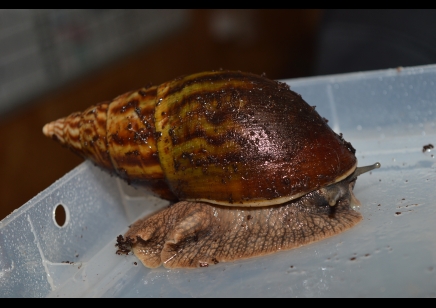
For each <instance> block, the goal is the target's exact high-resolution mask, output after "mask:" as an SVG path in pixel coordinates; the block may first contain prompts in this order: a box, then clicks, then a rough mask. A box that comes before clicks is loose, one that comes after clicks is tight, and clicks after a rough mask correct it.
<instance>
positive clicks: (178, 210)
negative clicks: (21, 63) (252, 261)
mask: <svg viewBox="0 0 436 308" xmlns="http://www.w3.org/2000/svg"><path fill="white" fill-rule="evenodd" d="M353 186H354V181H351V183H350V181H349V180H348V181H347V180H344V181H342V182H340V183H338V184H334V185H331V186H330V187H333V189H329V188H327V189H326V188H323V189H320V190H317V191H314V192H311V193H309V194H307V195H305V196H303V197H301V198H299V199H297V200H294V201H291V202H288V203H286V204H283V205H278V206H273V207H260V208H259V207H258V208H242V207H239V208H237V207H226V206H217V205H212V204H207V203H202V202H186V201H183V202H178V203H176V204H174V205H172V206H170V207H168V208H166V209H164V210H162V211H160V212H158V213H156V214H154V215H152V216H151V217H146V218H144V219H141V220H139V221H137V222H136V223H134V224H133V225H132V226H131V228H130V230H129V231H128V232H127V233H126V234H125V238H126V239H128V240H129V242H131V243H133V245H132V246H133V247H132V248H133V251H134V253H135V255H136V256H137V257H138V258H139V259H140V260H141V261H142V263H143V264H144V265H145V266H147V267H151V268H155V267H158V266H160V265H164V266H165V267H167V268H178V267H184V268H195V267H204V266H209V265H213V264H217V263H219V262H228V261H233V260H239V259H245V258H250V257H255V256H262V255H267V254H270V253H274V252H277V251H280V250H286V249H291V248H294V247H298V246H301V245H305V244H309V243H312V242H315V241H318V240H321V239H324V238H326V237H330V236H332V235H335V234H337V233H340V232H342V231H345V230H347V229H349V228H351V227H353V226H354V225H355V224H356V223H358V222H359V221H360V220H361V219H362V216H361V215H360V213H358V212H356V211H355V210H353V209H351V207H350V204H351V203H353V200H355V198H354V195H353V193H352V188H353ZM332 191H333V193H332ZM332 195H335V197H334V198H335V200H334V201H335V202H336V204H335V205H334V206H330V205H329V201H331V200H332V198H333V197H332Z"/></svg>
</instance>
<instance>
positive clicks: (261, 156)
mask: <svg viewBox="0 0 436 308" xmlns="http://www.w3.org/2000/svg"><path fill="white" fill-rule="evenodd" d="M43 132H44V134H45V135H47V136H49V137H52V138H54V139H55V140H57V141H59V142H60V143H61V144H63V145H65V146H67V147H69V148H70V149H72V150H73V151H74V152H76V153H78V154H79V155H82V156H83V157H85V158H88V159H91V160H93V161H94V163H95V164H97V165H99V166H101V167H102V168H104V169H107V170H109V171H111V172H113V173H116V174H117V175H119V176H120V177H122V178H124V179H126V180H128V181H129V182H131V183H134V184H136V185H142V186H146V187H148V188H149V189H150V190H151V191H153V192H154V193H155V194H157V195H158V196H160V197H162V198H165V199H168V200H184V201H183V202H178V203H176V204H174V205H173V206H171V207H170V208H168V209H165V210H164V211H161V212H159V213H157V214H155V215H154V216H151V217H148V218H145V219H143V220H139V221H138V222H137V223H135V224H134V225H133V226H132V227H131V229H130V230H129V232H128V233H127V234H126V235H125V239H124V238H122V237H121V238H119V239H118V244H117V245H118V246H119V247H120V250H121V251H127V249H128V248H125V247H127V246H132V247H133V250H134V252H135V254H136V255H137V256H138V257H139V258H140V259H141V261H142V262H143V263H144V264H145V265H146V266H149V267H156V266H159V265H161V264H162V263H163V264H164V265H165V266H166V267H197V266H206V265H209V264H213V263H217V262H221V261H230V260H236V259H240V258H247V257H252V256H257V255H263V254H268V253H272V252H274V251H278V250H282V249H289V248H292V247H296V246H299V245H302V244H306V243H310V242H313V241H316V240H319V239H321V238H325V237H327V236H330V235H333V234H336V233H338V232H341V231H343V230H346V229H348V228H350V227H351V226H353V225H354V224H355V223H357V222H358V221H360V220H361V215H360V214H359V213H358V212H356V211H354V210H352V209H351V208H350V206H351V205H352V204H353V203H354V204H359V201H358V200H357V199H356V198H355V197H354V195H353V192H352V189H353V187H354V183H355V180H356V177H357V176H358V175H359V174H360V173H362V172H365V171H368V170H370V169H373V168H377V167H379V166H380V165H379V164H375V165H373V166H370V167H366V168H356V166H357V159H356V157H355V155H354V153H355V150H354V148H353V147H352V146H351V144H350V143H348V142H346V141H345V140H344V139H343V138H342V135H338V134H336V133H335V132H333V131H332V130H331V129H330V127H329V126H328V125H327V124H326V121H325V120H324V119H323V118H322V117H321V116H320V115H319V114H318V113H317V112H316V111H315V109H314V108H313V107H311V106H309V105H308V104H307V103H306V102H305V101H304V100H303V99H302V98H301V96H300V95H299V94H297V93H295V92H293V91H291V90H290V88H289V86H288V85H286V84H284V83H281V82H277V81H272V80H269V79H267V78H265V77H262V76H258V75H254V74H249V73H242V72H234V71H214V72H203V73H198V74H193V75H189V76H185V77H181V78H177V79H175V80H173V81H170V82H166V83H163V84H161V85H159V86H152V87H148V88H143V89H140V90H138V91H136V92H129V93H126V94H124V95H121V96H119V97H117V98H115V99H114V100H112V101H111V102H105V103H101V104H99V105H96V106H93V107H90V108H89V109H87V110H85V111H84V112H82V113H74V114H72V115H70V116H68V117H66V118H63V119H60V120H57V121H55V122H52V123H49V124H47V125H46V126H45V127H44V128H43Z"/></svg>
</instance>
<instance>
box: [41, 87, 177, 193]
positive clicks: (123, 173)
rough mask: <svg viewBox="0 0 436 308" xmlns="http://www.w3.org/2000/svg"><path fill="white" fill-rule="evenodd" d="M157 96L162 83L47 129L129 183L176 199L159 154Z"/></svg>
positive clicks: (47, 131) (56, 138)
mask: <svg viewBox="0 0 436 308" xmlns="http://www.w3.org/2000/svg"><path fill="white" fill-rule="evenodd" d="M155 100H156V87H149V88H142V89H140V90H138V91H134V92H128V93H125V94H123V95H120V96H118V97H116V98H115V99H113V100H112V101H111V102H105V103H100V104H98V105H95V106H92V107H90V108H88V109H86V110H85V111H84V112H76V113H73V114H71V115H69V116H68V117H65V118H62V119H59V120H56V121H54V122H51V123H48V124H46V125H45V126H44V127H43V133H44V134H45V135H46V136H47V137H50V138H52V139H54V140H56V141H58V142H60V143H61V144H62V145H63V146H65V147H67V148H69V149H70V150H72V151H73V152H75V153H76V154H79V155H80V156H82V157H84V158H86V159H90V160H92V161H93V162H94V163H95V164H96V165H98V166H100V167H102V168H104V169H106V170H108V171H109V172H111V173H116V174H117V175H118V176H120V177H121V178H124V179H125V180H127V181H128V182H129V183H133V184H135V185H138V186H145V187H148V188H149V189H150V190H151V191H153V192H154V193H155V194H157V195H158V196H160V197H162V198H165V199H169V200H176V197H175V196H174V195H173V194H172V192H171V191H170V190H169V188H168V186H167V184H166V183H165V180H164V179H165V178H164V175H163V172H162V168H161V167H160V164H159V158H158V155H157V147H156V140H155V127H154V120H153V117H154V107H155Z"/></svg>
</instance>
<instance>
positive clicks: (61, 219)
mask: <svg viewBox="0 0 436 308" xmlns="http://www.w3.org/2000/svg"><path fill="white" fill-rule="evenodd" d="M68 218H69V215H68V210H67V208H66V207H65V206H64V205H62V204H58V205H56V206H55V208H54V210H53V220H54V222H55V224H56V225H57V226H58V227H59V228H62V227H65V226H66V225H67V223H68Z"/></svg>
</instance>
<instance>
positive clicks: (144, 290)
mask: <svg viewBox="0 0 436 308" xmlns="http://www.w3.org/2000/svg"><path fill="white" fill-rule="evenodd" d="M286 82H287V83H289V84H290V85H291V88H292V89H293V90H295V91H297V92H299V93H300V94H302V96H303V98H304V99H305V100H306V101H307V102H308V103H309V104H310V105H316V106H317V110H318V112H319V113H320V114H321V115H322V116H324V117H326V118H327V119H329V124H330V125H331V126H332V128H333V129H335V130H336V131H337V132H342V133H343V134H344V137H345V139H346V140H347V141H350V142H351V143H352V144H353V146H354V147H355V148H356V149H357V152H356V155H357V158H358V160H359V165H369V164H373V163H375V162H377V161H379V162H380V163H381V165H382V168H381V169H378V170H375V171H373V172H372V173H368V174H365V175H362V176H360V177H359V179H358V181H357V185H356V187H355V190H354V191H355V194H356V196H357V198H359V199H360V201H361V202H362V206H361V207H360V211H361V213H362V214H363V216H364V220H363V221H362V222H361V223H360V224H358V225H357V226H356V227H354V228H352V229H351V230H349V231H347V232H344V233H342V234H339V235H337V236H334V237H332V238H329V239H326V240H323V241H320V242H317V243H314V244H311V245H308V246H304V247H301V248H298V249H294V250H289V251H283V252H280V253H277V254H274V255H270V256H266V257H261V258H254V259H249V260H244V261H238V262H232V263H220V264H217V265H215V266H211V267H208V268H200V269H195V270H167V269H165V268H158V269H153V270H151V269H148V268H145V267H144V266H142V265H141V264H140V262H139V261H138V260H137V259H136V257H135V256H133V255H129V256H119V255H116V254H115V250H116V248H115V247H114V244H115V239H116V236H117V235H119V234H123V233H124V232H125V231H126V230H127V228H128V225H129V224H130V223H132V222H133V221H135V220H136V219H137V218H139V217H141V216H143V215H145V214H147V213H150V212H152V211H155V210H157V209H158V208H159V207H161V206H165V205H166V204H167V202H165V201H162V200H159V199H156V198H152V197H147V196H144V195H142V194H141V192H140V191H137V190H134V189H133V188H131V187H129V186H128V185H126V184H124V183H123V182H122V181H119V180H118V179H116V178H115V177H111V176H109V175H108V174H106V173H104V172H102V171H100V170H99V169H97V168H96V167H94V166H93V165H92V164H90V163H83V164H81V165H80V166H78V167H77V168H75V169H74V170H72V171H71V172H70V173H68V174H66V175H65V176H64V177H62V178H61V179H60V180H58V181H56V182H55V183H54V184H53V185H52V186H50V187H49V188H47V189H46V190H44V191H43V192H41V193H40V194H38V195H37V196H36V197H35V198H33V199H32V200H30V201H29V202H27V203H26V204H24V205H23V206H22V207H21V208H20V209H18V210H16V211H15V212H13V213H12V214H11V215H9V216H8V217H6V218H5V219H4V220H2V221H1V222H0V296H2V297H22V296H26V297H59V296H60V297H65V296H68V297H435V296H436V236H435V235H436V158H434V156H433V155H436V153H435V152H436V151H435V150H433V151H430V152H423V146H424V145H427V144H433V145H436V85H435V83H436V65H431V66H423V67H413V68H404V69H391V70H383V71H374V72H366V73H354V74H345V75H335V76H326V77H316V78H304V79H293V80H286ZM59 204H62V205H63V206H64V208H65V210H66V213H67V220H66V222H65V224H64V225H63V226H62V227H59V226H58V225H57V223H56V221H55V220H54V211H55V209H56V207H57V206H58V205H59Z"/></svg>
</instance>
